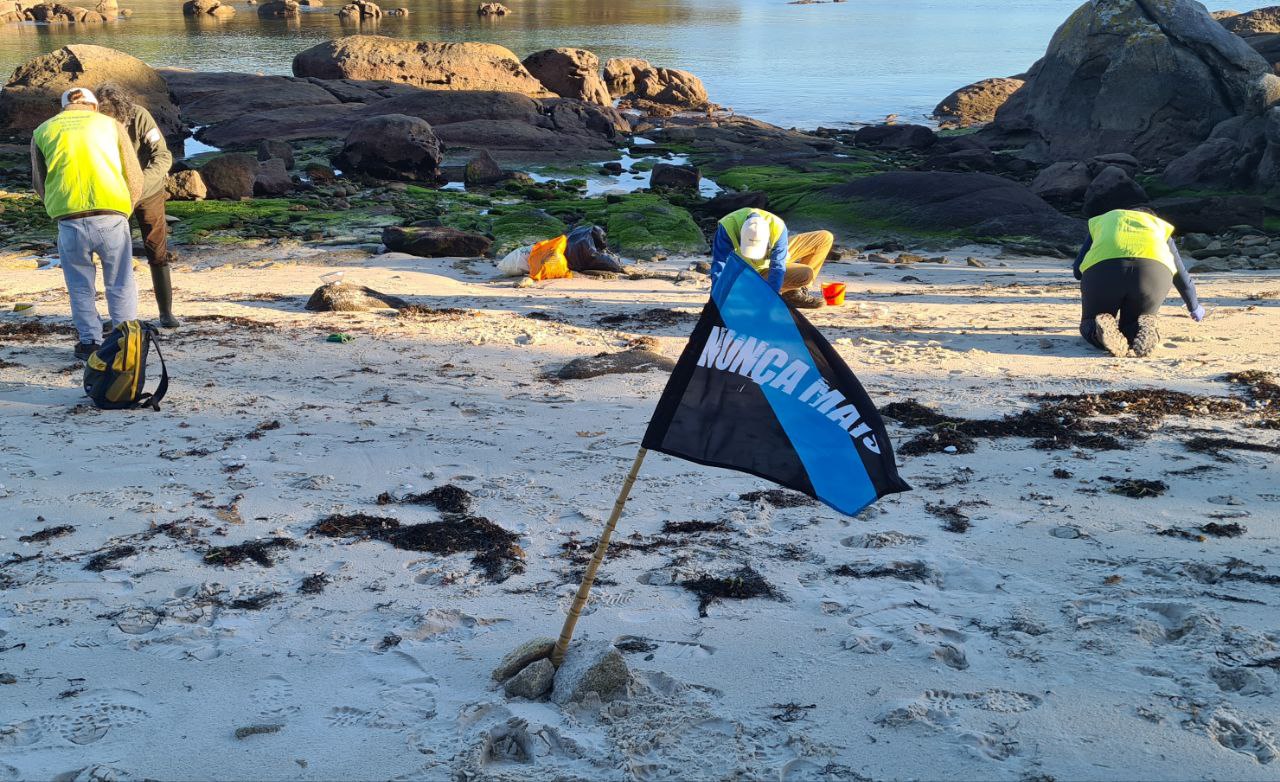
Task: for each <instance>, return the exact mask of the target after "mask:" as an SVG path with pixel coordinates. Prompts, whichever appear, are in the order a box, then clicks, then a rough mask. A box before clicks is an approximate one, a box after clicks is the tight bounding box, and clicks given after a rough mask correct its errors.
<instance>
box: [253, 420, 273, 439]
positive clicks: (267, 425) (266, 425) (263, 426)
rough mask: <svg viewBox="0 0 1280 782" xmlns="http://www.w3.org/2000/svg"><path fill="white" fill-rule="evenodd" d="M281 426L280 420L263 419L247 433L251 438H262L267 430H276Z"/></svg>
mask: <svg viewBox="0 0 1280 782" xmlns="http://www.w3.org/2000/svg"><path fill="white" fill-rule="evenodd" d="M279 428H280V422H279V421H263V422H262V423H260V424H258V425H257V426H255V427H254V428H253V431H252V432H250V433H248V434H247V435H245V437H246V438H248V439H250V440H261V439H262V436H263V435H264V434H266V433H267V432H274V431H275V430H277V429H279Z"/></svg>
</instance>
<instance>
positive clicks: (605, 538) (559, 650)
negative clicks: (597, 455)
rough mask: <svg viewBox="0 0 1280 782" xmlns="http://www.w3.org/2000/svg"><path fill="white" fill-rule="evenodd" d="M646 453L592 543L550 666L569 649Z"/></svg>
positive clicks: (642, 451) (639, 455)
mask: <svg viewBox="0 0 1280 782" xmlns="http://www.w3.org/2000/svg"><path fill="white" fill-rule="evenodd" d="M648 453H649V449H647V448H641V449H640V451H639V452H638V453H637V454H636V460H635V461H634V462H632V463H631V472H629V473H627V479H626V481H624V482H623V484H622V491H620V492H618V500H617V501H616V502H614V503H613V513H611V514H609V520H608V521H607V522H605V525H604V532H603V533H601V535H600V542H599V543H598V544H596V553H595V554H593V555H592V557H591V562H589V563H588V564H587V572H586V573H584V574H583V576H582V584H581V585H579V586H578V594H577V595H575V596H574V598H573V605H571V606H570V607H569V615H568V616H566V617H565V619H564V627H562V628H561V629H560V640H558V641H556V647H555V649H552V650H551V664H552V665H554V666H555V667H557V668H559V667H560V663H562V662H564V654H565V652H567V651H568V650H569V641H570V640H572V639H573V628H574V627H575V626H576V625H577V624H578V617H580V616H582V609H583V608H585V607H586V605H587V598H588V597H589V596H590V595H591V585H592V584H593V583H595V580H596V571H597V570H598V569H599V568H600V563H601V562H603V561H604V555H605V552H606V551H608V550H609V538H610V536H612V535H613V529H614V527H616V526H618V519H619V518H620V517H621V516H622V508H623V507H624V506H625V505H626V504H627V496H628V495H630V494H631V487H632V486H633V485H634V484H635V482H636V475H637V474H638V473H639V472H640V465H641V464H642V463H643V462H644V457H645V455H646V454H648Z"/></svg>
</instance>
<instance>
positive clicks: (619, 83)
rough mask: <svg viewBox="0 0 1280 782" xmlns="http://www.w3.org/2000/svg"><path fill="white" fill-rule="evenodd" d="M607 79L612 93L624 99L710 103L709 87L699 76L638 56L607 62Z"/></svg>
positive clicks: (682, 104) (693, 105) (684, 106)
mask: <svg viewBox="0 0 1280 782" xmlns="http://www.w3.org/2000/svg"><path fill="white" fill-rule="evenodd" d="M604 81H605V85H606V86H607V87H608V89H609V94H610V95H612V96H613V97H615V98H619V99H621V100H626V101H632V102H636V101H638V102H640V103H641V104H646V103H649V104H660V105H666V106H672V107H675V108H681V109H701V108H705V107H707V106H708V105H709V104H708V101H707V89H706V87H704V86H703V85H702V80H701V79H699V78H698V77H697V76H694V75H693V74H692V73H689V72H688V71H679V70H675V69H674V68H659V67H656V66H654V65H651V64H650V63H649V62H648V61H647V60H640V59H636V58H634V57H620V58H615V59H612V60H609V61H608V62H607V63H605V65H604Z"/></svg>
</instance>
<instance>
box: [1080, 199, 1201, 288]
mask: <svg viewBox="0 0 1280 782" xmlns="http://www.w3.org/2000/svg"><path fill="white" fill-rule="evenodd" d="M1173 231H1174V228H1173V226H1172V225H1169V224H1168V223H1166V222H1165V221H1164V220H1161V219H1160V218H1159V217H1156V216H1155V215H1149V214H1147V213H1146V212H1134V211H1131V210H1128V209H1113V210H1112V211H1110V212H1107V213H1106V214H1101V215H1098V216H1097V217H1095V218H1093V219H1092V220H1090V221H1089V236H1090V237H1092V239H1093V246H1092V247H1090V248H1089V252H1088V253H1086V254H1085V256H1084V260H1083V261H1081V263H1080V273H1081V274H1083V273H1084V272H1086V271H1088V270H1089V268H1090V267H1092V266H1096V265H1097V264H1099V263H1102V262H1103V261H1109V260H1111V259H1113V258H1149V259H1150V260H1153V261H1159V262H1160V263H1163V264H1164V265H1165V266H1168V267H1169V272H1170V273H1171V274H1174V275H1176V274H1177V273H1178V267H1177V265H1176V264H1175V263H1174V261H1173V253H1172V252H1170V250H1169V238H1170V237H1172V236H1173Z"/></svg>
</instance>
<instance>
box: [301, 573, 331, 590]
mask: <svg viewBox="0 0 1280 782" xmlns="http://www.w3.org/2000/svg"><path fill="white" fill-rule="evenodd" d="M328 584H329V577H328V576H326V575H325V574H324V573H312V574H311V575H309V576H307V577H306V578H304V579H302V584H301V585H300V586H299V587H298V592H299V593H300V594H303V595H318V594H320V593H322V592H324V588H325V586H327V585H328Z"/></svg>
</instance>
